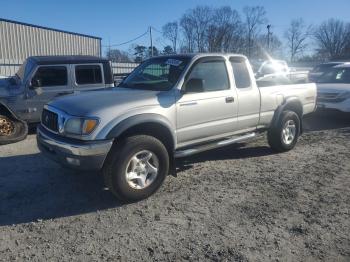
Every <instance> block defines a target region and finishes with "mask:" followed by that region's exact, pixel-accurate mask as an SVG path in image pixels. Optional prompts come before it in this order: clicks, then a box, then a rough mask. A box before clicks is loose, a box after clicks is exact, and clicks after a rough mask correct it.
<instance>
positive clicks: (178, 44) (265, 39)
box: [107, 6, 350, 62]
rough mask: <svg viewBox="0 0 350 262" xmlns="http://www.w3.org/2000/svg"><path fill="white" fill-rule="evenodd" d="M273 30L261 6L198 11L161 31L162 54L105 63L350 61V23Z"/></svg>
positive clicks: (300, 23)
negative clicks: (225, 55) (201, 57)
mask: <svg viewBox="0 0 350 262" xmlns="http://www.w3.org/2000/svg"><path fill="white" fill-rule="evenodd" d="M271 28H272V30H273V28H274V27H273V24H272V25H270V24H269V20H268V16H267V12H266V10H265V8H264V7H263V6H246V7H244V8H243V10H242V12H241V13H240V12H238V11H237V10H235V9H233V8H231V7H230V6H223V7H218V8H213V7H208V6H197V7H195V8H193V9H189V10H187V11H186V12H185V13H184V14H183V15H182V16H181V18H180V19H179V20H176V21H172V22H168V23H166V24H165V25H164V26H163V27H162V30H161V34H162V38H163V39H164V40H166V41H167V42H168V43H169V44H168V45H166V46H164V47H163V50H160V49H158V48H157V47H155V46H153V52H152V48H151V47H146V46H142V45H137V44H136V45H135V44H134V45H133V46H131V48H130V50H131V52H129V53H128V52H123V51H120V50H118V49H111V50H108V51H107V57H109V58H110V59H111V60H113V61H117V62H120V61H131V60H134V61H136V62H140V61H143V60H144V59H146V58H148V57H150V56H151V54H152V53H153V55H159V54H175V53H194V52H233V53H241V54H245V55H247V56H248V57H249V58H251V59H268V58H269V57H274V58H287V60H289V61H291V62H294V61H298V60H310V61H311V60H314V61H323V60H336V59H347V58H350V23H347V22H344V21H341V20H339V19H329V20H326V21H324V22H322V23H321V24H320V25H307V24H306V23H305V22H304V20H303V19H302V18H296V19H293V20H292V21H291V22H290V24H289V25H288V27H287V28H286V29H285V31H284V34H283V35H282V36H277V35H276V34H274V33H273V31H271V30H270V29H271ZM286 51H287V52H286Z"/></svg>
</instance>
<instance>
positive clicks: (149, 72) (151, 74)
mask: <svg viewBox="0 0 350 262" xmlns="http://www.w3.org/2000/svg"><path fill="white" fill-rule="evenodd" d="M188 61H189V58H185V57H158V58H152V59H149V60H147V61H145V62H144V63H142V64H141V65H140V66H139V67H137V68H136V69H135V70H134V71H133V72H132V73H131V74H130V75H129V76H128V77H127V78H126V79H125V80H124V81H123V82H122V83H121V84H120V87H126V88H135V89H146V90H156V91H165V90H169V89H171V88H172V87H173V86H174V85H175V84H176V83H177V81H178V80H179V78H180V76H181V74H182V73H183V71H184V69H185V68H186V66H187V64H188Z"/></svg>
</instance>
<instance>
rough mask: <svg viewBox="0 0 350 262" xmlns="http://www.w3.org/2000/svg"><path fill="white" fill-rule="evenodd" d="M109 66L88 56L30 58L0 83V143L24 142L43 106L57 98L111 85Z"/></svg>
mask: <svg viewBox="0 0 350 262" xmlns="http://www.w3.org/2000/svg"><path fill="white" fill-rule="evenodd" d="M113 85H114V84H113V78H112V72H111V67H110V63H109V61H108V60H106V59H102V58H99V57H90V56H33V57H29V58H28V59H27V60H26V61H25V62H24V63H23V65H22V66H21V67H20V69H19V70H18V72H17V73H16V75H15V76H12V77H8V78H4V79H1V80H0V144H7V143H12V142H16V141H20V140H22V139H24V138H25V137H26V135H27V131H28V127H27V124H28V123H39V122H40V116H41V112H42V109H43V107H44V105H45V104H46V103H47V102H49V101H50V100H51V99H54V98H56V97H58V96H62V95H67V94H73V93H79V92H82V91H88V90H89V91H91V90H97V89H104V88H107V87H111V86H113Z"/></svg>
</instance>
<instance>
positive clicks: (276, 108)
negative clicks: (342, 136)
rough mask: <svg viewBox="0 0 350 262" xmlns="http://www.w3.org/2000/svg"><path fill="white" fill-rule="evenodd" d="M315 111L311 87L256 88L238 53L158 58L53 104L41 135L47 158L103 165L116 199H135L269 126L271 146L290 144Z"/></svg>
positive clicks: (96, 167)
mask: <svg viewBox="0 0 350 262" xmlns="http://www.w3.org/2000/svg"><path fill="white" fill-rule="evenodd" d="M315 107H316V86H315V84H313V83H309V84H290V85H289V86H288V87H285V86H283V85H275V86H264V87H261V88H259V87H258V85H257V83H256V81H255V78H254V73H253V71H252V68H251V66H250V63H249V61H248V59H247V58H246V57H245V56H242V55H235V54H194V55H189V54H188V55H171V56H161V57H154V58H150V59H149V60H147V61H145V62H143V63H142V64H141V65H140V66H139V67H137V68H136V69H135V70H134V71H133V72H132V73H131V74H130V75H129V76H128V77H127V78H126V79H125V80H124V81H123V82H122V83H121V84H120V85H119V86H118V87H115V88H112V89H110V90H101V91H98V92H85V93H84V94H83V93H82V94H79V95H70V96H66V97H63V98H58V99H55V100H53V101H51V102H50V103H48V104H47V105H46V106H45V108H44V110H43V114H42V119H41V121H42V122H41V125H40V126H39V127H38V131H37V141H38V146H39V148H40V150H41V151H42V152H44V154H45V155H47V156H48V157H50V158H52V159H53V160H55V161H57V162H59V163H61V164H63V165H65V166H68V167H72V168H78V169H82V170H96V171H101V173H102V175H103V176H104V180H105V183H106V186H107V187H108V188H109V190H110V191H111V192H112V193H113V194H114V195H115V196H116V197H118V198H119V199H122V200H124V201H137V200H140V199H144V198H146V197H148V196H150V195H151V194H153V193H154V192H155V191H156V190H157V189H158V188H159V187H160V186H161V184H162V183H163V181H164V179H165V177H166V176H167V175H168V174H172V173H174V172H175V170H176V168H175V161H176V158H179V157H187V156H189V155H193V154H196V153H199V152H202V151H205V150H209V149H214V148H218V147H223V146H226V145H230V144H233V143H237V142H242V141H248V140H249V139H252V138H254V137H256V136H258V135H259V134H261V133H262V132H264V131H267V137H268V143H269V145H270V146H271V148H272V149H273V150H275V151H278V152H284V151H288V150H290V149H292V148H293V147H294V146H295V144H296V143H297V140H298V137H299V136H300V135H301V133H302V118H303V116H304V115H305V114H308V113H311V112H313V111H314V110H315Z"/></svg>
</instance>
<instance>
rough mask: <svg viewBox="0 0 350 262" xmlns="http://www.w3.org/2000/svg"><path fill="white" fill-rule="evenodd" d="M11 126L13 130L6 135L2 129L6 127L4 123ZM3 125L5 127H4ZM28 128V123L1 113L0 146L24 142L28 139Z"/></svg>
mask: <svg viewBox="0 0 350 262" xmlns="http://www.w3.org/2000/svg"><path fill="white" fill-rule="evenodd" d="M5 122H6V125H8V124H9V126H10V129H11V130H12V131H11V132H9V133H8V134H4V132H2V130H1V128H2V127H4V123H5ZM2 124H3V125H2ZM27 134H28V126H27V124H26V122H24V121H19V120H16V119H14V118H13V117H9V116H7V115H5V114H1V113H0V145H6V144H11V143H16V142H19V141H22V140H23V139H25V138H26V137H27Z"/></svg>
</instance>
